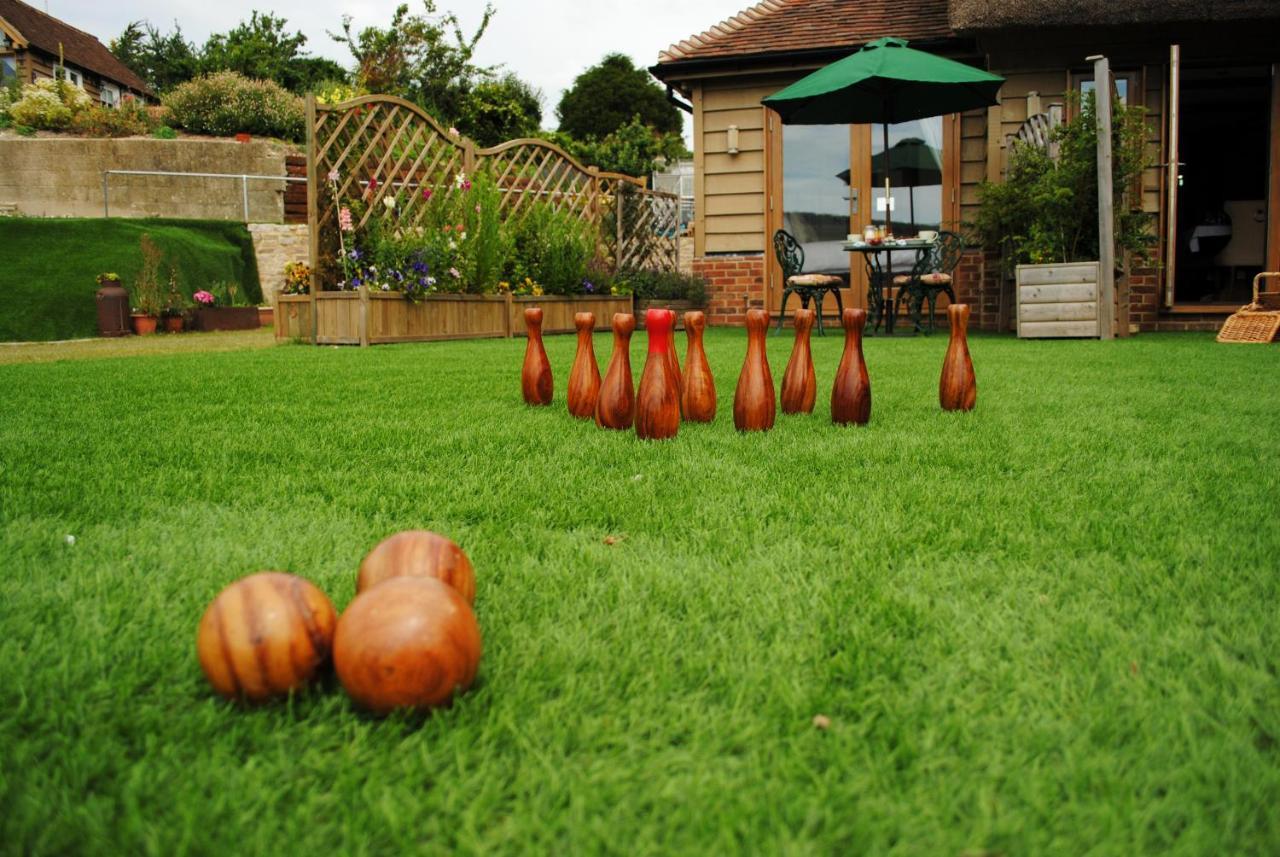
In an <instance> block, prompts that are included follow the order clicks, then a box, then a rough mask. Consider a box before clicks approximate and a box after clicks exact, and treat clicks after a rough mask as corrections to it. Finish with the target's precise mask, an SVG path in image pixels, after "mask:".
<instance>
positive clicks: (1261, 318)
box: [1218, 271, 1280, 342]
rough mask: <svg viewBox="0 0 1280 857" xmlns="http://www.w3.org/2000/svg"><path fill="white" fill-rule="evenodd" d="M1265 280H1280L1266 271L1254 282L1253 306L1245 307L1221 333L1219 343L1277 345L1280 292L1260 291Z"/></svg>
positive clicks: (1232, 317)
mask: <svg viewBox="0 0 1280 857" xmlns="http://www.w3.org/2000/svg"><path fill="white" fill-rule="evenodd" d="M1264 277H1273V278H1276V279H1280V272H1276V271H1267V272H1264V273H1261V274H1259V275H1258V276H1256V277H1254V278H1253V303H1251V304H1249V305H1248V306H1242V307H1240V309H1239V310H1238V311H1236V312H1235V313H1233V314H1232V316H1231V317H1230V318H1228V319H1227V323H1226V324H1224V325H1222V330H1220V331H1218V341H1219V342H1275V340H1276V334H1277V333H1280V292H1261V291H1259V290H1258V288H1259V286H1261V285H1262V280H1263V278H1264Z"/></svg>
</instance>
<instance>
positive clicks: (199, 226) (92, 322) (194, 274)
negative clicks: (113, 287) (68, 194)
mask: <svg viewBox="0 0 1280 857" xmlns="http://www.w3.org/2000/svg"><path fill="white" fill-rule="evenodd" d="M144 234H146V235H149V236H150V238H151V240H152V241H153V242H154V243H155V244H156V246H158V247H159V248H160V249H161V250H162V251H163V253H164V255H165V257H166V258H167V259H168V260H169V261H171V262H172V263H173V264H174V266H175V268H176V270H177V272H178V277H179V281H180V284H181V288H182V290H183V295H184V296H185V297H188V298H189V297H190V293H191V291H192V290H194V289H197V288H201V287H202V284H206V283H211V282H215V281H217V280H229V281H235V282H239V283H242V284H244V286H245V291H246V296H247V297H249V298H250V299H251V300H253V301H255V302H256V301H258V300H260V299H261V296H262V291H261V288H260V287H259V285H258V268H257V259H256V257H255V256H254V252H253V241H252V239H251V238H250V236H249V232H248V230H247V229H246V228H245V226H244V224H242V223H235V222H232V221H225V220H165V219H153V220H128V219H125V218H116V217H113V218H110V219H103V218H94V219H83V220H82V219H77V218H62V217H59V218H31V217H3V218H0V247H24V248H37V249H34V250H32V251H31V252H23V253H13V254H9V256H8V257H6V259H5V263H4V264H3V265H0V342H2V341H8V340H39V339H77V338H80V337H85V336H94V335H96V332H97V329H98V328H97V321H96V318H97V316H96V309H95V304H94V299H93V293H94V291H95V290H96V289H97V285H96V279H97V277H98V275H99V274H101V273H102V272H103V271H104V270H105V271H113V272H116V273H117V274H119V276H120V278H121V280H122V281H123V282H125V283H126V284H132V283H133V281H134V279H135V278H136V277H137V275H138V271H139V269H140V267H141V265H142V254H141V253H139V252H138V247H139V242H140V239H141V237H142V235H144Z"/></svg>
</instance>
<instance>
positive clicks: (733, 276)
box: [693, 253, 765, 326]
mask: <svg viewBox="0 0 1280 857" xmlns="http://www.w3.org/2000/svg"><path fill="white" fill-rule="evenodd" d="M693 273H694V275H695V276H699V277H701V278H702V279H704V280H706V281H707V309H706V313H707V323H708V324H713V325H716V324H720V325H737V326H741V325H744V324H746V320H747V310H748V309H764V308H765V294H764V255H763V254H761V253H747V254H742V255H727V256H702V257H698V258H695V259H694V260H693Z"/></svg>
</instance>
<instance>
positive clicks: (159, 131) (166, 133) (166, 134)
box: [151, 125, 178, 140]
mask: <svg viewBox="0 0 1280 857" xmlns="http://www.w3.org/2000/svg"><path fill="white" fill-rule="evenodd" d="M151 136H152V137H155V138H156V139H157V140H176V139H178V132H177V131H175V130H173V129H172V128H170V127H169V126H168V125H159V126H157V127H156V130H154V131H152V132H151Z"/></svg>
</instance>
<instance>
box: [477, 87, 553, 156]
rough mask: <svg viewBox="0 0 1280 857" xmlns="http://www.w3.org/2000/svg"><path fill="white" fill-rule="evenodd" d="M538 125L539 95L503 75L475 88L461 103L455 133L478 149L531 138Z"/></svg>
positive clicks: (531, 88) (540, 105)
mask: <svg viewBox="0 0 1280 857" xmlns="http://www.w3.org/2000/svg"><path fill="white" fill-rule="evenodd" d="M541 122H542V93H541V92H539V91H538V90H536V89H534V88H533V87H531V86H530V85H529V84H527V83H525V82H524V81H522V80H520V78H518V77H516V76H515V75H514V74H506V75H503V76H502V77H499V78H495V79H492V80H481V81H479V82H478V83H476V84H475V86H474V87H473V88H472V89H471V91H470V92H469V93H468V94H467V96H466V98H465V99H464V100H463V102H462V108H461V113H460V115H459V116H458V119H457V127H458V130H459V131H461V132H462V133H463V134H466V135H467V136H468V137H470V138H471V139H472V140H475V141H476V142H477V143H478V144H479V145H481V146H496V145H498V144H499V143H504V142H506V141H507V140H514V139H517V138H519V137H532V136H534V135H536V134H537V133H538V128H539V125H540V124H541Z"/></svg>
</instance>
